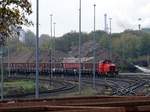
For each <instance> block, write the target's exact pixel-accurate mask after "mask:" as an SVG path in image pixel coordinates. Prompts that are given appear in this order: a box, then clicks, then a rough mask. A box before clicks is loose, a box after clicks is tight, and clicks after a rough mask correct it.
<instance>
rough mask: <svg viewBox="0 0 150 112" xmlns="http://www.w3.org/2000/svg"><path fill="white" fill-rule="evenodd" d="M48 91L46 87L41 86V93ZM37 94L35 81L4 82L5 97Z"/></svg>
mask: <svg viewBox="0 0 150 112" xmlns="http://www.w3.org/2000/svg"><path fill="white" fill-rule="evenodd" d="M43 90H46V87H44V85H40V91H43ZM32 92H35V82H34V81H33V80H11V81H7V82H4V95H16V94H24V93H32Z"/></svg>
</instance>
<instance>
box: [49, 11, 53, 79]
mask: <svg viewBox="0 0 150 112" xmlns="http://www.w3.org/2000/svg"><path fill="white" fill-rule="evenodd" d="M50 17H51V39H50V40H51V46H50V47H51V48H50V61H51V73H50V76H49V77H50V80H51V79H52V78H53V70H52V69H53V66H52V64H53V63H52V59H53V58H52V52H53V15H52V14H51V15H50ZM51 82H52V80H51Z"/></svg>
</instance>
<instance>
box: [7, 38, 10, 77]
mask: <svg viewBox="0 0 150 112" xmlns="http://www.w3.org/2000/svg"><path fill="white" fill-rule="evenodd" d="M8 42H9V41H8V38H7V49H8V58H7V63H8V77H10V62H9V61H10V53H9V43H8Z"/></svg>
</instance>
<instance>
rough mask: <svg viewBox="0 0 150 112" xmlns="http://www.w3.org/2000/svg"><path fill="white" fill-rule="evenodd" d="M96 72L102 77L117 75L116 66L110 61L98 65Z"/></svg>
mask: <svg viewBox="0 0 150 112" xmlns="http://www.w3.org/2000/svg"><path fill="white" fill-rule="evenodd" d="M97 72H98V73H99V74H102V75H106V74H117V72H118V71H117V68H116V65H115V64H113V63H112V62H111V61H110V60H104V61H102V62H100V63H99V64H98V69H97Z"/></svg>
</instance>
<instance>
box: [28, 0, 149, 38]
mask: <svg viewBox="0 0 150 112" xmlns="http://www.w3.org/2000/svg"><path fill="white" fill-rule="evenodd" d="M30 1H31V3H32V6H33V14H32V15H31V16H30V17H29V19H30V20H32V21H33V23H35V20H36V18H35V17H36V0H30ZM39 2H40V12H39V14H40V34H50V14H53V22H56V35H57V36H61V35H63V34H64V33H67V32H70V31H78V15H79V14H78V13H79V10H78V9H79V0H39ZM94 3H95V4H96V29H97V30H103V29H104V13H107V15H108V18H109V17H111V18H112V32H120V31H123V30H124V29H137V28H138V27H137V25H138V24H139V22H138V18H142V21H141V24H142V27H150V0H82V31H83V32H90V31H92V30H93V4H94ZM27 29H30V30H32V31H33V32H35V26H34V27H28V28H27Z"/></svg>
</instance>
